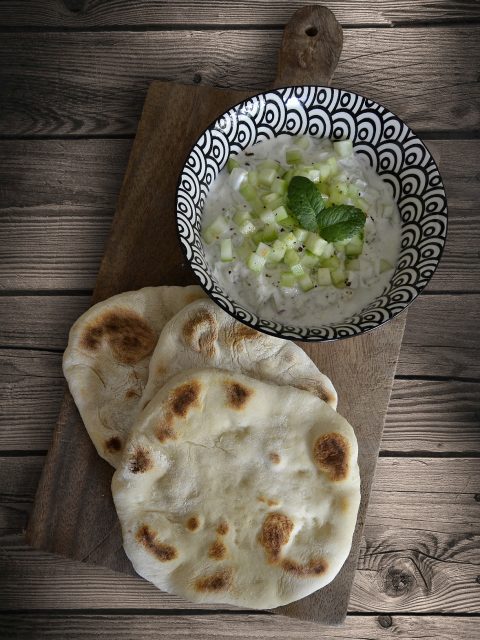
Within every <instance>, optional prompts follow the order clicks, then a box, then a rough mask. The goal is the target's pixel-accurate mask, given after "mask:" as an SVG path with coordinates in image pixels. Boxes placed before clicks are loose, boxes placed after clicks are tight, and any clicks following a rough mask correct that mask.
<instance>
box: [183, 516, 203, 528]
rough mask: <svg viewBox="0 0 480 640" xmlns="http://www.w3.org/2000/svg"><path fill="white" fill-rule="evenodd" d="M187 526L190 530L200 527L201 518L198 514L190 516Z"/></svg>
mask: <svg viewBox="0 0 480 640" xmlns="http://www.w3.org/2000/svg"><path fill="white" fill-rule="evenodd" d="M185 526H186V527H187V529H188V530H189V531H196V530H197V529H198V528H199V527H200V518H199V517H198V516H190V518H189V519H188V520H187V522H186V525H185Z"/></svg>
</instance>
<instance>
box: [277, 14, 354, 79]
mask: <svg viewBox="0 0 480 640" xmlns="http://www.w3.org/2000/svg"><path fill="white" fill-rule="evenodd" d="M342 45H343V32H342V27H341V26H340V24H339V23H338V22H337V19H336V18H335V16H334V15H333V13H332V12H331V11H330V9H327V7H323V6H321V5H312V6H308V7H302V8H301V9H298V11H295V13H294V14H293V16H292V17H291V18H290V21H289V22H288V24H287V26H286V27H285V30H284V32H283V40H282V45H281V47H280V52H279V55H278V68H277V76H276V78H275V82H274V85H273V86H274V87H286V86H297V85H303V84H319V85H329V84H330V82H331V80H332V77H333V74H334V71H335V67H336V66H337V64H338V61H339V59H340V54H341V52H342Z"/></svg>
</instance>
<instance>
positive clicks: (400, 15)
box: [0, 0, 480, 29]
mask: <svg viewBox="0 0 480 640" xmlns="http://www.w3.org/2000/svg"><path fill="white" fill-rule="evenodd" d="M304 4H305V0H277V2H275V3H272V2H270V1H269V0H175V2H165V1H164V0H163V1H162V0H140V1H137V2H135V5H133V4H132V3H131V2H129V0H117V2H115V3H111V2H101V1H98V0H97V1H96V2H86V1H85V0H66V1H64V2H62V1H60V0H58V1H57V2H51V0H37V1H36V2H32V3H29V4H28V5H25V3H24V2H22V1H21V0H9V1H8V2H2V3H0V25H1V26H4V27H7V26H19V27H22V26H28V27H32V26H36V27H70V28H77V29H78V28H88V27H102V26H103V27H127V26H135V27H144V28H145V29H148V28H149V27H151V26H153V25H155V26H164V25H182V26H183V25H196V24H203V25H211V26H216V27H219V28H223V27H224V25H248V26H251V25H252V17H253V16H255V24H256V25H257V26H270V25H278V26H281V27H283V25H284V24H285V23H286V22H287V21H288V20H289V19H290V17H291V15H292V13H293V12H294V11H296V10H297V9H299V8H300V7H303V6H304ZM322 4H323V5H325V6H327V7H329V8H330V9H331V10H332V11H333V12H334V13H335V16H336V18H337V20H339V21H340V22H341V24H342V25H343V26H344V27H345V26H346V25H355V26H358V25H376V26H379V27H391V26H396V25H399V24H401V25H405V24H411V25H414V24H424V23H425V22H428V23H429V24H436V23H441V24H445V23H453V24H455V23H458V22H460V21H468V20H472V19H475V18H477V19H478V18H480V7H479V6H478V3H475V2H469V1H468V0H430V1H426V0H415V1H414V2H412V0H365V1H362V2H356V1H355V0H330V1H325V2H322Z"/></svg>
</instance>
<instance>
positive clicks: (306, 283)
mask: <svg viewBox="0 0 480 640" xmlns="http://www.w3.org/2000/svg"><path fill="white" fill-rule="evenodd" d="M298 284H299V285H300V289H301V290H302V291H310V289H313V287H314V286H315V285H314V284H313V281H312V279H311V277H310V276H309V275H308V273H306V274H305V275H304V276H303V277H302V278H300V280H299V281H298Z"/></svg>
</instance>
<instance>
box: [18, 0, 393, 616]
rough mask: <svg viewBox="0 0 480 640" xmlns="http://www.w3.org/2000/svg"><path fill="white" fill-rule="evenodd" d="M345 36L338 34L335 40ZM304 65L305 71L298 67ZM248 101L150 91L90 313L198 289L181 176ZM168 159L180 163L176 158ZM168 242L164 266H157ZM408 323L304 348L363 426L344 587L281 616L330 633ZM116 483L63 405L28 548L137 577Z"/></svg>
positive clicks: (177, 89) (343, 599) (203, 92)
mask: <svg viewBox="0 0 480 640" xmlns="http://www.w3.org/2000/svg"><path fill="white" fill-rule="evenodd" d="M306 13H307V14H311V18H312V20H314V21H315V25H316V28H317V29H318V34H319V37H321V35H322V32H323V30H324V27H325V29H326V27H327V26H328V25H329V29H328V33H329V34H330V36H331V38H330V40H329V51H330V50H332V51H337V52H338V51H339V50H340V48H341V44H340V41H338V43H337V45H336V46H335V44H334V40H335V30H332V29H331V28H330V27H331V25H332V23H333V24H334V18H333V17H332V16H331V15H330V14H329V13H328V12H327V13H326V12H325V11H324V12H323V13H322V15H321V16H320V17H319V15H318V13H317V12H316V10H315V9H314V8H310V9H309V10H307V12H306ZM328 16H329V17H328ZM301 17H302V19H303V20H306V19H307V18H308V15H306V14H305V12H302V14H301ZM295 19H296V18H295V17H294V20H295ZM293 32H294V35H295V42H296V46H297V47H300V48H301V49H302V50H307V49H308V47H309V46H310V44H309V43H310V35H309V30H308V29H307V30H306V31H305V32H304V33H303V34H301V33H297V32H296V31H295V30H293ZM339 33H341V31H340V30H339V29H338V30H337V39H339V37H338V34H339ZM290 35H292V31H291V30H290V31H289V27H287V29H286V31H285V35H284V38H283V40H282V46H281V51H280V54H279V70H278V74H277V76H278V77H279V78H281V77H283V67H282V65H287V62H288V69H289V77H290V78H291V77H292V69H293V66H294V64H295V63H294V61H293V60H292V58H291V56H289V55H288V52H290V51H291V47H290V44H289V43H290V37H289V36H290ZM325 55H327V54H325ZM297 65H298V67H299V69H300V68H302V65H301V64H300V62H299V61H297ZM334 65H335V57H333V58H332V59H331V64H330V67H331V69H330V70H329V71H328V73H326V69H327V67H326V66H325V65H322V66H320V65H318V60H317V64H316V65H315V63H313V62H312V71H311V78H312V81H315V75H314V70H315V66H317V67H318V69H319V73H320V74H321V73H323V74H324V76H325V74H326V75H328V76H330V75H331V72H332V70H333V68H334ZM327 66H328V65H327ZM320 77H323V76H321V75H320ZM241 95H242V94H239V93H238V92H237V93H234V92H231V91H226V90H224V91H219V90H218V89H213V88H207V87H202V88H200V87H198V88H196V89H194V88H191V87H186V86H182V85H172V84H170V83H161V82H156V83H153V84H152V85H151V86H150V89H149V92H148V96H147V100H146V103H145V106H144V109H143V113H142V119H141V122H140V125H139V127H138V131H137V135H136V138H135V144H134V146H133V149H132V152H131V154H130V158H129V162H128V167H127V171H126V175H125V178H124V182H123V185H122V189H121V192H120V196H119V200H118V206H117V211H116V215H115V218H114V222H113V227H112V232H111V234H110V237H109V240H108V242H107V247H106V251H105V255H104V257H103V259H102V262H101V265H100V270H99V275H98V280H97V284H96V287H95V290H94V294H93V300H94V301H98V300H102V299H105V298H107V297H109V296H111V295H113V294H115V293H118V292H120V291H125V290H128V289H134V288H138V287H140V286H145V285H148V284H189V283H190V282H193V281H194V280H193V277H192V274H191V272H190V269H189V268H188V267H187V266H186V265H185V264H184V261H183V257H182V255H181V253H180V250H179V246H178V239H177V234H176V228H175V219H174V216H173V212H174V203H175V192H176V184H177V179H178V175H179V171H180V169H181V166H182V163H183V160H184V158H185V156H186V154H187V153H188V151H189V148H190V146H191V144H192V142H193V141H195V140H196V139H197V138H198V136H199V135H200V134H201V132H202V130H203V128H204V127H205V124H206V123H209V122H211V120H212V119H213V117H215V116H217V115H218V114H219V113H221V112H222V111H224V110H225V108H226V107H227V106H228V105H229V104H232V103H234V102H236V101H238V100H239V99H240V96H241ZM243 95H245V94H243ZM179 132H181V135H179ZM162 149H163V150H164V152H163V153H162ZM171 149H175V154H171V153H170V150H171ZM167 152H168V153H167ZM160 238H161V248H162V251H163V255H164V257H163V259H162V260H159V259H158V252H159V239H160ZM139 247H141V248H142V250H141V251H139V250H138V248H139ZM405 320H406V314H402V315H401V316H400V317H399V318H396V319H395V320H394V321H392V322H390V323H389V324H388V325H387V326H385V327H382V329H381V330H380V331H378V332H376V334H375V336H372V334H366V335H364V336H360V337H358V338H357V339H356V340H355V341H339V342H337V343H335V344H328V345H322V348H320V346H319V345H308V346H305V350H306V351H307V353H309V355H310V357H311V358H312V360H313V361H314V362H315V363H316V364H317V365H318V366H319V368H320V369H321V370H323V371H325V373H327V375H330V376H331V375H332V373H335V380H334V384H335V386H336V389H337V391H338V394H339V398H340V402H339V410H340V411H341V412H342V414H343V415H345V417H346V418H347V419H349V420H350V422H353V424H355V426H356V433H357V438H358V441H359V449H360V456H359V467H360V474H361V478H362V497H361V503H360V508H359V513H358V518H357V526H356V529H355V532H354V535H353V541H352V549H351V552H350V555H349V557H348V559H347V561H346V562H345V564H344V565H343V567H342V569H341V571H340V572H339V574H338V576H337V577H336V579H335V580H334V581H333V582H332V583H331V584H329V585H328V586H327V587H325V588H324V589H322V590H320V591H319V592H317V593H314V594H312V595H310V596H308V597H307V598H303V599H302V600H301V601H298V602H295V603H291V604H289V605H287V606H285V607H279V608H278V609H277V610H276V611H275V612H276V613H279V614H284V615H288V616H292V617H298V618H302V619H306V620H312V621H316V622H323V623H327V624H334V623H339V622H341V621H342V620H343V619H344V617H345V615H346V612H347V606H348V600H349V596H350V590H351V585H352V582H353V576H354V572H355V566H356V560H357V555H358V549H359V544H360V540H361V534H362V529H363V524H364V517H365V511H366V506H367V504H368V497H369V493H370V489H371V482H372V479H373V474H374V470H375V465H376V461H377V456H378V450H379V446H380V439H381V434H382V430H383V424H384V420H385V414H386V411H387V406H388V400H389V397H390V392H391V387H392V382H393V376H394V373H395V367H396V363H397V358H398V352H399V349H400V344H401V340H402V335H403V330H404V326H405ZM352 384H353V385H354V387H355V389H356V391H357V394H358V395H356V397H355V399H354V398H353V397H352V396H350V397H349V393H348V391H349V389H351V388H352ZM372 407H374V410H373V411H372ZM110 479H111V469H108V468H107V465H106V464H100V462H99V460H98V458H97V456H96V453H95V451H94V448H93V446H92V444H91V442H90V441H89V439H88V437H87V435H86V432H85V429H84V428H83V425H82V423H81V420H80V419H79V416H78V413H77V412H76V410H75V408H74V404H73V401H72V399H71V397H70V396H69V394H66V396H65V401H64V403H63V405H62V409H61V412H60V417H59V421H58V423H57V428H56V430H55V432H54V436H53V443H52V446H51V448H50V450H49V454H48V457H47V462H46V465H45V468H44V471H43V473H42V478H41V480H40V484H39V489H38V492H37V498H36V501H35V505H34V510H33V512H32V516H31V518H30V521H29V527H28V531H27V539H28V541H29V542H30V543H31V544H32V545H33V546H34V547H36V548H40V549H43V550H50V551H55V552H56V553H60V554H64V555H67V556H69V557H72V558H74V559H81V560H84V561H91V562H98V563H100V564H103V565H104V566H107V567H109V568H113V569H115V570H119V571H125V572H126V573H130V572H131V571H132V569H131V567H130V564H129V563H128V561H127V559H126V557H125V555H124V554H123V550H122V546H121V537H120V532H119V526H118V521H117V518H116V514H115V510H114V508H113V504H112V500H111V497H110V490H109V488H110ZM89 490H90V492H91V493H92V498H91V499H90V500H89V501H88V506H87V502H86V501H85V500H84V495H83V494H84V493H85V492H86V491H89ZM94 493H96V495H97V498H96V499H95V500H93V494H94ZM59 505H61V511H62V513H61V514H60V510H59Z"/></svg>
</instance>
